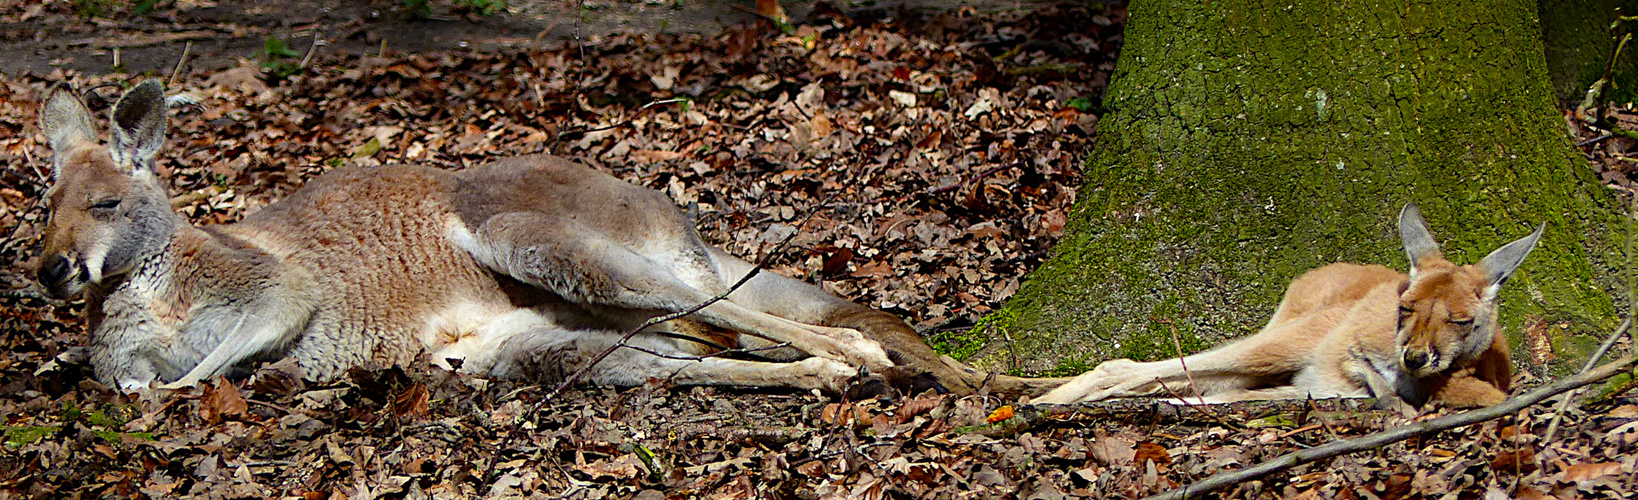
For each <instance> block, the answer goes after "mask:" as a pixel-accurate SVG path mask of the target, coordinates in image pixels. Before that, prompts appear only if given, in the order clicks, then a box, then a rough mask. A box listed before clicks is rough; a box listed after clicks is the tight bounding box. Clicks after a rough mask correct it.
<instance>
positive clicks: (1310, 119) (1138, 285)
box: [942, 0, 1624, 373]
mask: <svg viewBox="0 0 1638 500" xmlns="http://www.w3.org/2000/svg"><path fill="white" fill-rule="evenodd" d="M1130 12H1131V22H1130V24H1129V26H1128V29H1127V35H1126V36H1127V41H1126V45H1125V47H1124V49H1123V53H1122V54H1121V58H1120V61H1119V63H1118V67H1117V69H1116V74H1115V76H1114V79H1113V81H1112V83H1111V85H1110V87H1109V90H1108V94H1107V95H1106V96H1105V106H1106V107H1107V108H1108V109H1109V114H1108V115H1107V116H1104V117H1103V120H1102V124H1101V129H1100V130H1099V137H1098V141H1099V143H1098V148H1097V151H1096V152H1095V153H1094V154H1093V157H1092V158H1091V159H1090V160H1089V161H1088V162H1087V164H1086V167H1085V178H1086V185H1085V186H1084V187H1083V188H1082V190H1081V192H1080V198H1078V200H1077V202H1076V205H1075V209H1074V210H1073V213H1072V215H1071V220H1070V225H1069V229H1068V233H1067V236H1066V237H1065V238H1064V240H1063V241H1062V242H1060V243H1059V245H1058V248H1057V249H1056V250H1055V251H1054V254H1053V257H1052V258H1051V259H1050V261H1049V262H1048V263H1046V264H1045V265H1043V266H1042V267H1041V269H1039V270H1037V271H1035V272H1034V273H1032V274H1031V275H1030V276H1029V277H1028V278H1027V281H1026V284H1025V285H1024V286H1023V288H1022V289H1021V290H1020V291H1019V293H1018V294H1017V295H1015V296H1014V298H1013V299H1012V300H1011V301H1010V302H1009V303H1008V304H1007V306H1006V307H1005V308H1004V309H1002V310H1001V311H999V312H997V313H995V314H994V315H992V316H990V317H989V318H986V320H985V321H984V322H982V323H981V324H980V326H979V328H977V329H975V330H974V331H973V332H971V333H970V334H968V335H967V336H966V337H963V338H946V339H942V340H944V342H943V344H944V345H945V346H947V347H951V348H952V349H948V350H951V351H953V352H956V353H957V354H968V355H969V356H967V358H968V361H971V362H974V363H976V364H979V365H981V366H986V367H988V368H992V369H1009V368H1011V369H1018V370H1022V371H1027V372H1035V373H1042V372H1057V373H1066V372H1077V371H1079V370H1083V369H1086V368H1087V367H1089V366H1091V365H1094V364H1096V363H1097V362H1098V361H1101V360H1104V359H1109V358H1113V357H1131V358H1137V359H1156V358H1163V357H1168V356H1173V355H1175V354H1176V352H1175V350H1174V347H1173V343H1172V331H1173V329H1174V328H1175V331H1176V334H1177V335H1178V337H1179V338H1180V340H1181V343H1182V346H1183V350H1185V351H1197V350H1200V349H1203V348H1206V347H1209V346H1211V345H1215V344H1217V343H1218V342H1220V341H1222V340H1223V339H1225V338H1229V337H1235V336H1240V335H1245V334H1248V333H1251V332H1254V331H1256V330H1257V329H1258V328H1260V327H1261V326H1262V323H1263V322H1265V321H1267V319H1268V317H1269V315H1270V314H1272V312H1273V310H1274V307H1275V305H1276V304H1277V303H1278V301H1279V299H1280V296H1281V294H1282V293H1283V292H1284V289H1285V286H1286V285H1287V284H1288V283H1289V282H1290V281H1291V279H1292V278H1294V277H1296V276H1297V275H1298V274H1300V273H1302V272H1303V271H1305V270H1308V269H1311V268H1314V267H1317V266H1319V265H1322V264H1325V263H1329V262H1336V261H1354V262H1367V263H1380V264H1384V265H1388V266H1391V267H1395V268H1398V269H1404V268H1405V267H1406V262H1405V257H1404V256H1403V252H1402V251H1401V250H1400V246H1399V242H1398V241H1397V237H1396V233H1395V232H1394V231H1393V227H1394V226H1393V220H1394V217H1395V215H1396V214H1397V213H1398V212H1399V208H1400V207H1401V206H1403V205H1404V204H1405V202H1407V201H1412V200H1414V201H1415V202H1416V203H1417V204H1419V205H1421V207H1422V210H1423V212H1424V213H1425V214H1426V215H1427V219H1428V221H1429V223H1430V225H1431V228H1432V229H1433V231H1434V235H1435V236H1436V237H1438V238H1439V240H1440V242H1441V243H1442V244H1443V247H1444V249H1445V253H1446V255H1447V256H1449V257H1451V259H1452V260H1453V261H1457V262H1475V261H1477V260H1478V259H1480V258H1482V257H1483V256H1484V255H1485V254H1486V253H1487V252H1489V251H1490V250H1492V249H1495V248H1496V247H1498V246H1500V245H1501V244H1503V243H1506V242H1507V241H1510V240H1512V239H1514V238H1518V237H1520V236H1523V235H1525V234H1527V233H1529V232H1530V231H1531V230H1532V228H1533V227H1534V225H1535V224H1538V223H1541V222H1546V223H1547V234H1546V237H1545V238H1544V239H1543V240H1542V244H1541V245H1540V246H1539V247H1538V248H1537V249H1536V251H1535V253H1532V254H1531V255H1530V258H1529V259H1528V260H1527V261H1526V262H1525V263H1524V265H1523V266H1522V268H1521V271H1520V273H1519V274H1518V275H1515V277H1514V278H1513V279H1512V280H1511V281H1509V282H1508V283H1507V286H1506V287H1504V290H1503V292H1502V296H1501V301H1502V305H1501V309H1502V322H1503V324H1504V327H1505V328H1506V330H1507V332H1508V334H1509V335H1510V336H1512V337H1513V341H1514V346H1515V352H1516V353H1518V355H1517V356H1516V358H1518V359H1521V360H1528V359H1530V356H1529V355H1527V354H1526V353H1525V352H1524V350H1523V349H1521V348H1520V347H1519V342H1520V339H1522V338H1523V334H1522V331H1523V330H1524V325H1526V324H1530V325H1534V326H1532V327H1531V328H1533V329H1534V330H1535V331H1536V332H1537V334H1538V335H1543V334H1544V335H1548V336H1550V338H1551V341H1552V347H1553V349H1554V351H1555V352H1556V354H1557V356H1558V357H1559V361H1560V362H1562V361H1565V360H1569V361H1572V362H1573V361H1575V360H1578V359H1582V358H1584V357H1585V355H1586V352H1587V351H1588V350H1590V348H1591V347H1593V346H1594V345H1596V343H1597V339H1595V338H1593V337H1591V336H1589V335H1588V334H1589V333H1592V332H1598V331H1608V329H1609V328H1611V327H1613V326H1614V325H1615V317H1616V314H1615V310H1614V307H1613V305H1612V301H1611V299H1610V298H1609V295H1608V294H1607V292H1608V291H1609V290H1611V289H1613V288H1614V287H1615V285H1616V284H1615V282H1614V280H1613V278H1614V274H1613V273H1611V272H1608V269H1609V267H1610V266H1611V265H1617V266H1618V264H1619V263H1621V262H1623V258H1622V257H1621V256H1620V255H1618V254H1617V251H1618V250H1617V249H1618V248H1619V247H1620V245H1618V244H1616V242H1619V241H1621V239H1622V238H1624V233H1623V232H1622V231H1624V226H1623V225H1614V226H1611V224H1612V223H1613V222H1614V221H1616V220H1617V219H1616V216H1615V215H1614V210H1615V206H1616V204H1615V202H1614V199H1613V196H1612V195H1611V194H1610V193H1609V192H1607V191H1606V189H1605V188H1604V187H1602V186H1601V185H1600V184H1599V183H1598V182H1597V180H1596V179H1595V178H1594V177H1593V175H1592V174H1591V171H1590V169H1589V168H1588V167H1587V165H1586V162H1585V160H1584V159H1583V158H1582V157H1581V155H1580V153H1579V152H1578V151H1577V150H1576V148H1575V146H1574V145H1573V143H1572V142H1571V140H1570V138H1569V137H1568V135H1567V132H1566V125H1565V122H1564V119H1563V118H1562V117H1561V115H1560V112H1559V111H1558V109H1557V108H1556V106H1555V98H1554V94H1553V89H1552V87H1551V85H1550V81H1549V78H1548V71H1547V68H1546V62H1545V57H1544V56H1543V48H1542V41H1541V40H1542V39H1541V33H1542V31H1541V27H1540V25H1539V23H1538V21H1537V9H1536V4H1535V3H1534V2H1530V1H1522V0H1504V1H1497V2H1407V1H1386V2H1363V1H1357V0H1342V1H1333V2H1286V1H1281V2H1272V1H1258V0H1234V1H1212V2H1207V3H1205V4H1201V3H1200V2H1188V1H1176V0H1155V1H1143V0H1139V1H1136V2H1134V3H1133V4H1132V5H1131V7H1130ZM1611 227H1614V228H1615V229H1614V230H1612V229H1610V228H1611ZM1008 350H1012V351H1013V352H1011V353H1009V352H1008ZM1014 353H1016V356H1017V358H1018V359H1021V360H1025V361H1023V363H1022V366H1016V367H1014V366H1011V365H1012V363H1011V360H1012V359H1013V354H1014Z"/></svg>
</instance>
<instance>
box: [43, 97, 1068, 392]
mask: <svg viewBox="0 0 1638 500" xmlns="http://www.w3.org/2000/svg"><path fill="white" fill-rule="evenodd" d="M164 102H165V101H164V96H163V89H162V88H161V87H160V85H159V84H158V83H157V82H156V81H149V82H145V83H143V84H141V85H138V86H137V87H136V88H133V89H132V90H131V91H129V92H127V93H126V95H125V96H123V97H121V98H120V100H119V102H118V103H117V104H116V105H115V109H114V113H113V117H114V122H115V123H114V125H115V126H114V127H113V136H114V138H113V141H111V143H110V144H109V145H107V146H103V145H99V144H98V141H97V137H96V134H95V132H94V130H93V129H92V128H91V124H90V122H91V119H90V118H89V112H88V111H87V110H86V109H85V106H84V104H83V103H81V102H80V101H79V99H78V98H77V97H76V96H75V95H74V94H73V93H72V92H69V91H66V90H64V89H57V90H54V91H53V92H52V94H51V96H50V97H49V98H48V99H47V102H46V103H45V105H44V106H42V107H41V128H42V130H43V131H45V132H46V135H47V136H48V138H49V139H50V142H51V147H52V150H53V151H54V152H55V153H56V154H55V155H54V156H53V160H54V167H55V168H54V169H53V171H54V172H55V175H56V182H55V184H54V186H53V187H52V189H51V193H50V196H49V202H50V205H51V211H52V216H51V221H50V223H49V224H48V226H49V227H48V236H47V237H46V241H45V250H46V258H45V259H43V262H42V266H41V268H40V281H41V283H42V284H44V285H45V286H46V288H47V289H48V292H50V293H51V294H53V295H56V296H59V297H69V296H72V295H75V294H77V293H78V292H79V291H80V290H81V289H89V290H90V302H91V309H92V312H91V318H92V321H91V327H92V328H91V329H92V364H93V366H94V368H95V369H96V371H97V376H98V378H100V379H102V380H103V381H105V382H107V383H109V384H111V385H118V386H119V387H122V388H125V389H132V390H134V389H141V388H145V387H148V386H149V385H150V384H151V383H168V385H170V386H186V385H191V384H194V383H197V382H198V381H201V380H206V379H208V378H211V377H215V376H218V375H222V374H226V373H228V372H230V371H232V370H239V369H243V368H245V365H246V364H247V363H248V362H250V361H254V360H257V359H264V358H273V357H291V358H294V359H295V360H296V361H297V363H298V364H300V365H301V366H302V367H303V368H304V369H305V370H306V372H307V375H308V376H310V377H312V378H316V379H321V380H323V379H329V378H334V377H336V376H339V375H340V374H341V373H344V371H345V370H346V369H347V368H349V367H352V366H355V365H359V364H364V363H371V362H373V363H380V364H390V363H408V362H409V361H410V360H412V359H413V358H414V357H415V356H416V355H417V354H418V353H420V352H422V351H430V352H431V353H432V354H433V359H434V362H435V363H439V364H445V362H446V361H448V360H451V359H459V360H461V361H460V363H459V366H460V368H461V369H462V370H465V371H472V372H480V373H489V374H492V375H497V376H521V377H535V378H542V377H544V378H547V379H551V378H558V379H560V378H562V374H564V373H569V372H572V370H571V369H570V367H574V366H578V365H580V364H583V363H585V362H586V361H587V360H589V359H590V357H591V356H593V355H594V354H595V353H597V352H600V351H603V350H604V349H606V348H608V347H609V346H611V345H613V344H614V342H616V341H618V339H619V338H620V335H621V334H622V333H623V332H625V331H627V330H629V329H632V328H635V327H636V326H638V325H639V324H642V323H643V322H644V321H645V320H648V319H649V318H652V317H655V316H658V315H661V314H664V313H668V312H673V311H679V310H682V309H685V308H688V307H690V306H693V305H695V304H699V303H702V302H704V301H706V300H707V299H709V298H710V297H712V296H714V295H717V294H721V293H723V292H725V291H727V289H728V286H729V285H730V284H731V283H733V282H734V281H737V280H738V279H739V277H740V276H743V275H745V274H746V273H749V272H751V270H752V266H751V265H750V264H749V263H746V262H745V261H743V260H740V259H737V258H735V257H733V256H731V255H728V254H726V253H724V252H722V251H721V250H719V249H716V248H712V247H710V246H709V245H706V244H705V243H704V242H703V241H701V240H700V238H699V235H698V234H697V233H696V232H695V231H694V229H693V226H692V223H691V222H690V221H689V220H688V219H687V218H686V217H685V216H684V215H683V214H682V213H680V212H679V211H678V210H677V209H676V207H675V205H674V204H673V203H672V202H671V200H669V199H667V198H666V197H665V196H664V195H663V194H661V193H659V192H656V191H653V190H649V189H645V188H642V187H638V186H633V185H631V184H628V183H625V182H623V181H620V180H619V179H616V178H614V177H612V176H609V175H607V174H604V173H602V172H599V171H596V170H593V169H591V168H588V167H586V166H584V165H580V164H577V163H574V162H571V161H568V160H564V159H561V158H554V157H549V156H524V157H516V158H508V159H504V160H500V161H496V162H494V163H490V164H487V165H481V166H477V167H473V168H470V169H467V170H464V171H461V172H453V173H452V172H447V171H442V170H438V169H433V168H427V167H421V166H414V165H396V166H384V167H379V168H345V169H339V170H335V171H332V172H329V173H327V174H325V175H323V176H320V177H318V178H316V179H313V180H312V181H311V182H309V183H308V185H307V186H304V187H303V188H302V189H300V190H298V191H296V192H295V193H292V194H291V195H290V196H288V197H286V198H285V199H283V200H280V201H278V202H276V203H273V204H271V205H269V206H267V207H265V208H263V209H262V210H260V211H258V212H256V213H253V214H251V215H250V216H248V217H246V218H245V219H244V220H243V221H242V222H239V223H237V224H232V225H221V226H210V227H205V228H198V227H193V226H190V225H188V224H186V223H185V221H183V220H182V219H181V217H180V216H178V215H176V214H175V213H174V212H172V211H171V209H170V206H169V203H168V200H169V197H168V196H167V195H166V193H165V189H164V188H163V184H162V183H161V182H160V181H159V179H157V178H156V177H155V175H154V171H153V169H152V166H151V162H152V158H153V157H154V155H155V154H156V153H157V152H158V150H159V147H160V145H161V144H162V143H163V141H164V129H165V105H164ZM688 336H694V337H695V338H698V339H700V340H704V341H706V342H708V343H709V344H714V345H717V346H721V347H726V348H765V347H777V346H778V345H779V344H781V343H784V344H788V346H786V347H782V348H778V349H769V350H766V351H759V354H763V355H765V356H767V357H773V358H777V359H781V360H791V362H788V363H769V362H761V361H748V360H739V359H720V358H707V359H703V360H680V359H672V358H668V357H661V356H652V355H650V354H647V353H644V352H638V351H634V350H627V349H621V350H616V351H614V352H615V354H614V355H613V356H611V357H610V358H608V360H606V361H604V362H603V363H602V364H599V365H598V366H596V367H595V369H593V370H592V374H591V376H590V377H589V379H590V380H591V381H594V382H600V383H609V384H620V385H630V384H637V383H642V382H643V381H644V380H646V379H647V378H650V377H658V378H673V379H675V380H677V381H678V382H679V383H685V384H716V385H739V386H789V387H797V388H804V389H808V388H813V389H826V390H832V391H840V390H841V389H842V388H843V386H844V385H845V384H846V383H847V381H848V380H849V379H850V378H852V377H853V376H854V375H855V374H856V373H857V372H858V369H859V368H865V369H868V370H869V371H871V372H874V373H879V374H885V375H888V376H889V377H896V378H901V379H903V380H906V381H922V382H924V383H917V384H910V387H909V388H910V389H912V390H919V389H922V388H935V389H936V388H941V387H943V388H948V389H950V390H954V391H956V392H967V391H971V390H973V388H974V387H975V386H976V384H974V383H973V382H974V381H975V380H982V379H983V378H984V377H982V376H980V375H979V374H977V373H976V372H973V371H971V369H970V368H969V369H963V368H965V367H961V366H960V365H959V364H952V362H948V361H947V360H944V359H941V358H939V357H938V356H936V355H935V354H933V352H932V350H931V349H930V348H928V347H927V346H926V345H925V343H923V342H922V340H921V338H920V337H919V336H917V335H916V334H915V332H914V331H912V330H910V328H909V326H907V325H905V324H904V322H903V321H902V320H900V319H898V318H896V317H893V316H891V315H889V314H886V313H883V312H880V311H874V310H871V309H868V308H865V307H862V306H859V305H857V304H853V303H851V302H848V301H846V300H842V299H840V298H837V297H835V296H833V295H830V294H828V293H825V292H824V291H822V290H820V289H819V288H817V287H814V286H812V285H808V284H806V283H802V282H799V281H796V280H792V279H789V278H785V277H783V276H778V275H775V274H773V273H770V272H762V273H760V274H759V275H757V276H756V277H755V278H753V279H751V280H750V281H749V282H747V283H746V285H745V286H744V287H743V288H741V289H739V290H737V291H736V292H734V293H733V294H732V295H729V296H728V298H727V299H726V300H723V301H721V302H717V303H714V304H712V305H710V306H708V307H705V308H704V309H701V310H699V311H698V312H696V313H694V314H693V315H690V316H688V317H687V318H685V319H684V320H681V321H672V322H668V323H666V324H661V325H659V326H658V327H655V329H654V330H650V331H648V332H644V333H643V334H640V335H638V336H636V337H634V338H633V339H632V340H631V342H632V343H633V344H634V345H636V346H638V347H641V348H643V349H644V350H646V351H649V352H658V353H662V354H666V353H669V354H670V355H676V356H686V355H698V354H708V353H710V352H711V351H712V350H713V348H707V347H703V346H705V345H707V344H702V343H699V342H692V341H689V340H685V339H686V337H688ZM679 337H682V338H684V339H681V340H680V339H679ZM453 365H454V363H450V364H449V366H453ZM1050 383H1051V382H1050V381H1047V382H1044V383H1043V382H1026V381H1022V380H1020V379H1015V378H1012V377H998V378H996V380H995V381H994V386H995V388H997V389H998V390H1001V391H1018V392H1024V391H1038V390H1041V389H1042V388H1043V387H1044V386H1045V385H1049V384H1050Z"/></svg>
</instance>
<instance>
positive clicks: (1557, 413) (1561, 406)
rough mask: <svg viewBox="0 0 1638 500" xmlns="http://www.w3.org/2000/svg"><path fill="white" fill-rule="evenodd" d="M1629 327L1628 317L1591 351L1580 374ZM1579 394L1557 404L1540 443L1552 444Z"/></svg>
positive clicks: (1599, 357) (1589, 368)
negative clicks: (1591, 353) (1559, 424)
mask: <svg viewBox="0 0 1638 500" xmlns="http://www.w3.org/2000/svg"><path fill="white" fill-rule="evenodd" d="M1631 326H1632V318H1630V317H1629V318H1627V320H1626V321H1622V322H1621V327H1620V328H1616V329H1615V333H1613V334H1610V337H1609V338H1607V339H1604V343H1603V344H1600V345H1599V346H1598V350H1597V351H1593V355H1592V356H1589V357H1588V358H1587V364H1586V366H1583V367H1581V373H1586V371H1587V370H1591V369H1592V367H1593V366H1594V365H1596V364H1598V360H1600V359H1603V358H1604V353H1607V352H1609V350H1610V347H1611V346H1614V345H1615V341H1616V340H1617V339H1620V338H1621V334H1623V333H1627V328H1628V327H1631ZM1580 393H1581V391H1579V390H1575V391H1570V392H1569V394H1565V395H1564V400H1563V401H1559V402H1558V408H1555V409H1554V410H1553V420H1552V422H1550V423H1548V424H1547V432H1546V433H1544V434H1542V435H1541V436H1542V439H1541V442H1543V443H1551V442H1553V435H1554V434H1557V433H1558V423H1559V421H1561V420H1563V419H1564V411H1565V410H1568V409H1569V408H1570V402H1571V401H1574V400H1575V397H1576V396H1578V395H1580Z"/></svg>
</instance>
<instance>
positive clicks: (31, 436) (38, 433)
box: [5, 426, 59, 449]
mask: <svg viewBox="0 0 1638 500" xmlns="http://www.w3.org/2000/svg"><path fill="white" fill-rule="evenodd" d="M57 429H59V427H55V426H40V427H12V426H6V431H5V442H6V446H7V447H10V448H12V449H17V448H21V447H23V446H24V445H27V444H29V443H33V442H35V441H39V440H40V438H43V437H46V436H49V435H51V434H52V433H54V432H57Z"/></svg>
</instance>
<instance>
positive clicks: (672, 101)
mask: <svg viewBox="0 0 1638 500" xmlns="http://www.w3.org/2000/svg"><path fill="white" fill-rule="evenodd" d="M689 100H690V99H688V98H686V97H675V98H671V99H661V100H658V101H654V102H651V103H648V104H644V105H643V107H641V108H637V113H635V114H632V115H631V118H627V119H624V120H620V121H618V122H614V123H612V124H609V125H605V126H602V127H595V128H582V129H574V130H564V131H561V132H558V133H557V140H562V139H563V136H566V135H569V134H588V133H592V132H602V131H604V130H609V129H616V128H620V127H624V126H626V125H627V124H630V123H631V122H633V121H636V120H637V117H639V116H643V112H645V111H648V108H652V107H655V106H659V105H662V104H676V103H679V102H686V101H689Z"/></svg>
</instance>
